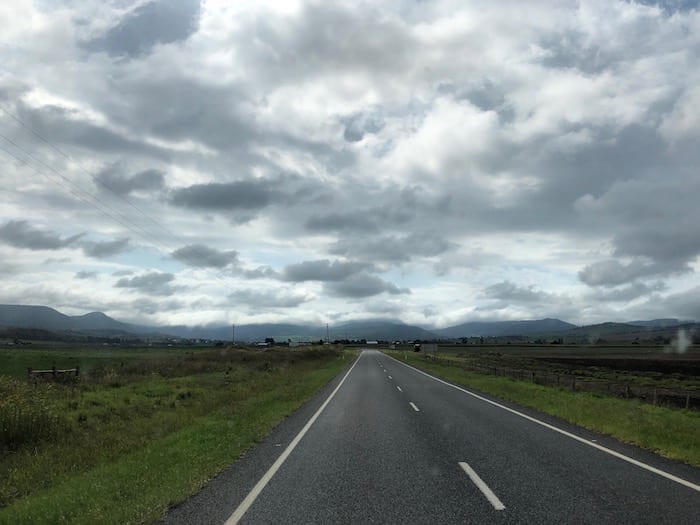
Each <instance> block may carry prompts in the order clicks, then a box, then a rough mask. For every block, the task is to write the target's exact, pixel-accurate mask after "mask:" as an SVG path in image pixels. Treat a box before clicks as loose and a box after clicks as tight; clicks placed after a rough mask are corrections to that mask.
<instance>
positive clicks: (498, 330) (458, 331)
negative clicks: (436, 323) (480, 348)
mask: <svg viewBox="0 0 700 525" xmlns="http://www.w3.org/2000/svg"><path fill="white" fill-rule="evenodd" d="M573 328H576V325H574V324H571V323H567V322H565V321H561V320H559V319H550V318H547V319H538V320H532V321H494V322H483V321H476V322H469V323H463V324H459V325H456V326H450V327H448V328H441V329H438V330H433V332H435V333H436V334H437V335H439V336H441V337H451V338H459V337H504V336H509V335H539V334H551V333H556V332H564V331H566V330H571V329H573Z"/></svg>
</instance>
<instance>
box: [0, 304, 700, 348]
mask: <svg viewBox="0 0 700 525" xmlns="http://www.w3.org/2000/svg"><path fill="white" fill-rule="evenodd" d="M688 323H693V321H679V320H678V319H655V320H651V321H632V322H629V323H602V324H599V325H592V326H585V327H578V326H576V325H574V324H571V323H567V322H565V321H561V320H559V319H551V318H547V319H539V320H526V321H496V322H484V321H479V322H468V323H462V324H459V325H456V326H450V327H446V328H439V329H426V328H421V327H418V326H413V325H408V324H405V323H402V322H400V321H385V320H371V319H370V320H365V321H351V322H347V323H342V324H339V325H333V326H331V327H329V328H327V327H326V326H313V325H301V324H289V323H265V324H247V325H236V326H235V327H234V326H232V325H207V326H183V325H180V326H141V325H135V324H130V323H123V322H120V321H117V320H115V319H112V318H111V317H109V316H107V315H105V314H104V313H102V312H91V313H88V314H85V315H77V316H69V315H65V314H62V313H61V312H58V311H57V310H54V309H53V308H50V307H48V306H33V305H0V329H2V328H5V329H7V328H31V329H40V330H47V331H51V332H62V333H65V332H78V333H85V334H91V335H100V336H126V337H129V336H130V337H136V336H146V335H150V336H160V337H164V336H172V337H180V338H187V339H215V340H227V341H230V340H231V339H232V338H233V337H235V340H236V341H243V342H249V341H262V340H264V339H265V338H268V337H272V338H274V339H276V340H282V341H287V340H292V341H295V340H319V339H326V336H327V335H328V336H329V338H330V339H331V340H348V339H349V340H359V339H367V340H385V341H393V340H399V341H406V340H426V339H427V340H430V339H459V338H468V337H507V336H513V337H516V336H522V337H564V336H566V338H567V339H572V340H581V341H583V340H586V339H588V340H591V339H592V338H599V337H602V336H611V335H623V336H632V335H635V334H639V333H648V332H650V331H660V332H662V331H664V330H665V331H668V330H669V329H671V328H674V327H678V326H681V325H683V324H688Z"/></svg>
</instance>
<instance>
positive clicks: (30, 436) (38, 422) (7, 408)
mask: <svg viewBox="0 0 700 525" xmlns="http://www.w3.org/2000/svg"><path fill="white" fill-rule="evenodd" d="M54 388H56V387H55V386H54V385H30V384H27V383H24V382H22V381H19V380H17V379H11V378H8V377H5V376H0V450H17V449H19V448H20V447H22V446H25V445H31V444H35V443H37V442H39V441H44V440H53V439H56V438H57V437H58V436H60V435H61V434H62V433H64V432H66V431H67V429H68V423H67V421H66V420H65V419H64V418H63V417H61V416H60V415H59V413H58V411H57V410H56V406H55V405H54V403H53V402H52V399H53V398H54V397H55V396H54V395H53V390H54Z"/></svg>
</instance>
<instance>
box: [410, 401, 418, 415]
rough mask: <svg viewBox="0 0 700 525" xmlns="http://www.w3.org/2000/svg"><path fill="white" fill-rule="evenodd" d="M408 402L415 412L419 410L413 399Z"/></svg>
mask: <svg viewBox="0 0 700 525" xmlns="http://www.w3.org/2000/svg"><path fill="white" fill-rule="evenodd" d="M408 404H409V405H411V407H413V410H415V411H416V412H420V408H418V407H417V406H416V404H415V403H414V402H413V401H409V402H408Z"/></svg>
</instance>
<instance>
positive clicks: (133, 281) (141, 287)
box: [114, 272, 175, 295]
mask: <svg viewBox="0 0 700 525" xmlns="http://www.w3.org/2000/svg"><path fill="white" fill-rule="evenodd" d="M174 280H175V276H174V275H173V274H172V273H162V272H149V273H146V274H143V275H137V276H136V277H131V278H129V277H122V278H121V279H119V280H118V281H117V282H116V283H115V285H114V286H115V287H116V288H129V289H133V290H138V291H140V292H143V293H146V294H151V295H172V294H174V293H175V288H174V287H173V286H171V284H170V283H172V282H173V281H174Z"/></svg>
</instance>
